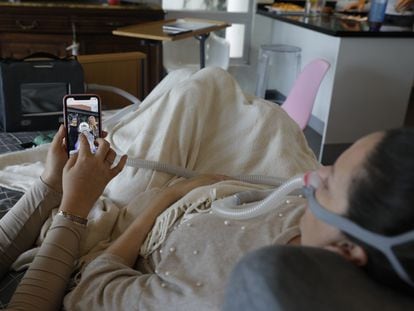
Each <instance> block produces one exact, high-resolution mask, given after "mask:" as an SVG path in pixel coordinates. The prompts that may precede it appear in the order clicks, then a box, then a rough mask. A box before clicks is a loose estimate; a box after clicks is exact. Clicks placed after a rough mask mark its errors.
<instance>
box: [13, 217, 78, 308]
mask: <svg viewBox="0 0 414 311" xmlns="http://www.w3.org/2000/svg"><path fill="white" fill-rule="evenodd" d="M85 229H86V227H85V226H83V225H80V224H77V223H74V222H72V221H70V220H68V219H66V218H65V217H64V216H61V215H57V216H56V217H55V219H54V220H53V223H52V225H51V227H50V229H49V231H48V233H47V235H46V238H45V240H44V241H43V243H42V246H41V247H40V249H39V251H38V253H37V254H36V256H35V259H34V261H33V263H32V264H31V265H30V267H29V269H28V270H27V272H26V274H25V275H24V277H23V279H22V281H21V282H20V284H19V286H18V287H17V289H16V291H15V292H14V295H13V297H12V299H11V301H10V304H9V306H8V308H9V309H10V310H59V309H60V306H61V303H62V299H63V296H64V294H65V290H66V286H67V283H68V280H69V278H70V275H71V273H72V270H73V266H74V263H75V261H76V259H77V258H78V257H79V245H80V241H81V240H82V237H83V236H84V234H85V231H86V230H85Z"/></svg>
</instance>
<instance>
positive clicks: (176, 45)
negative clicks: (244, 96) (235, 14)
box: [162, 33, 230, 72]
mask: <svg viewBox="0 0 414 311" xmlns="http://www.w3.org/2000/svg"><path fill="white" fill-rule="evenodd" d="M205 47H206V67H220V68H223V69H225V70H227V68H228V67H229V59H230V43H229V42H228V41H227V40H226V39H224V38H221V37H219V36H217V35H215V34H214V33H210V36H209V37H208V38H207V40H206V42H205ZM162 48H163V64H164V67H165V69H166V70H167V72H171V71H173V70H175V69H180V68H183V67H194V68H199V67H200V43H199V41H198V40H196V39H195V38H193V37H191V38H188V39H183V40H177V41H164V42H163V46H162Z"/></svg>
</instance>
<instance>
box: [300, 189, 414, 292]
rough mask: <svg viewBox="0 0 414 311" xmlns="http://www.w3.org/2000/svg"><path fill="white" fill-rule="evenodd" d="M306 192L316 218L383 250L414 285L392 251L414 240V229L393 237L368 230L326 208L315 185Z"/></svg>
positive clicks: (401, 276)
mask: <svg viewBox="0 0 414 311" xmlns="http://www.w3.org/2000/svg"><path fill="white" fill-rule="evenodd" d="M304 194H305V196H306V198H307V199H308V206H309V209H310V210H311V211H312V213H313V214H314V215H315V217H316V218H318V219H319V220H322V221H323V222H325V223H327V224H329V225H331V226H333V227H335V228H337V229H339V230H341V231H343V232H345V233H347V234H349V235H351V236H353V237H354V238H356V239H358V240H360V241H362V242H364V243H366V244H368V245H370V246H372V247H374V248H376V249H377V250H379V251H380V252H382V253H383V254H384V255H385V256H386V257H387V259H388V260H389V262H390V263H391V266H392V267H393V269H394V271H395V272H396V273H397V274H398V276H399V277H400V278H401V279H402V280H404V281H405V282H406V283H408V284H409V285H411V286H413V287H414V282H413V280H411V278H410V277H409V275H408V274H407V272H406V271H405V269H404V267H403V266H402V265H401V263H400V262H399V260H398V259H397V257H396V256H395V254H394V252H393V251H392V248H393V247H395V246H397V245H400V244H404V243H407V242H410V241H414V230H411V231H408V232H406V233H403V234H399V235H396V236H392V237H388V236H383V235H380V234H377V233H374V232H371V231H368V230H367V229H364V228H362V227H361V226H359V225H357V224H355V223H353V222H352V221H351V220H349V219H348V218H345V217H343V216H340V215H338V214H335V213H332V212H331V211H329V210H327V209H326V208H324V207H323V206H322V205H320V204H319V202H318V201H317V200H316V198H315V188H314V187H312V186H306V187H304Z"/></svg>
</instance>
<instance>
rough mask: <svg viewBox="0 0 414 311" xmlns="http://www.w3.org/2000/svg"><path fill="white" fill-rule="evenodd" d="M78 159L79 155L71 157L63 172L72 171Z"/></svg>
mask: <svg viewBox="0 0 414 311" xmlns="http://www.w3.org/2000/svg"><path fill="white" fill-rule="evenodd" d="M77 159H78V154H77V153H75V154H73V155H71V156H70V157H69V159H68V161H67V162H66V164H65V166H64V168H63V171H64V172H67V171H68V170H70V169H71V168H72V167H73V166H74V165H75V164H76V160H77Z"/></svg>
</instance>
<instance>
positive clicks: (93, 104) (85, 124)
mask: <svg viewBox="0 0 414 311" xmlns="http://www.w3.org/2000/svg"><path fill="white" fill-rule="evenodd" d="M63 105H64V115H65V127H66V137H67V148H68V153H69V154H73V153H76V152H78V150H79V135H82V134H83V135H85V136H86V138H87V139H88V142H89V146H90V148H91V152H92V153H95V152H96V146H95V144H94V142H95V140H96V139H97V138H98V137H101V109H100V100H99V97H98V96H97V95H67V96H65V98H64V99H63Z"/></svg>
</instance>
